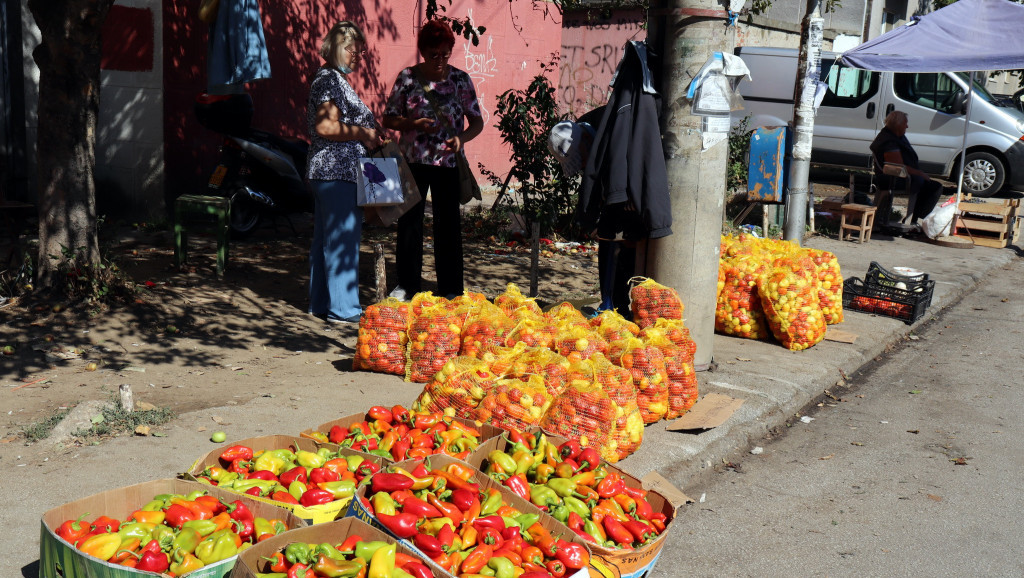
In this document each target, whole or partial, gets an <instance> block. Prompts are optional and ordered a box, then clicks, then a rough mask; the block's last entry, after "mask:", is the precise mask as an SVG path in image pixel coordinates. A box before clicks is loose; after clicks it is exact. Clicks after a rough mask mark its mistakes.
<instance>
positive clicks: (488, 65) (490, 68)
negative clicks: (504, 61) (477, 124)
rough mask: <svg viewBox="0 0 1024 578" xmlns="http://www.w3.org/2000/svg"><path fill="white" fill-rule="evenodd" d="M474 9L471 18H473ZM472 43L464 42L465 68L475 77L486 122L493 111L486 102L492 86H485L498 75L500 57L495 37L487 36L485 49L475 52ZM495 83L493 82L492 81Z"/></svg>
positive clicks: (477, 96)
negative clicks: (496, 55)
mask: <svg viewBox="0 0 1024 578" xmlns="http://www.w3.org/2000/svg"><path fill="white" fill-rule="evenodd" d="M472 16H473V15H472V11H471V12H470V18H472ZM472 48H473V46H472V45H471V44H470V43H468V42H467V43H465V44H463V62H464V65H463V67H462V69H463V70H465V71H466V74H469V77H470V78H472V79H473V88H475V89H476V99H477V101H478V102H479V103H480V115H481V116H482V117H483V119H484V123H485V124H486V123H487V122H489V121H490V120H491V111H490V110H487V106H486V105H485V104H484V103H485V102H487V98H486V97H487V91H488V89H489V88H490V87H486V86H484V85H485V83H486V82H487V81H488V80H491V79H493V78H494V77H496V76H497V75H498V59H497V58H495V56H494V37H493V36H487V45H486V47H484V49H483V51H479V52H474V51H473V50H472ZM492 84H493V83H492Z"/></svg>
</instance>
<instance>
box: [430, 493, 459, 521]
mask: <svg viewBox="0 0 1024 578" xmlns="http://www.w3.org/2000/svg"><path fill="white" fill-rule="evenodd" d="M427 502H429V503H430V505H431V506H433V507H434V508H436V509H437V511H438V512H439V513H440V514H441V515H442V516H444V517H446V518H448V519H449V520H451V521H452V524H455V525H456V526H458V525H459V524H461V523H462V510H460V509H459V508H458V507H457V506H455V504H452V503H449V502H445V501H444V500H442V499H441V498H438V497H437V496H436V495H434V494H427Z"/></svg>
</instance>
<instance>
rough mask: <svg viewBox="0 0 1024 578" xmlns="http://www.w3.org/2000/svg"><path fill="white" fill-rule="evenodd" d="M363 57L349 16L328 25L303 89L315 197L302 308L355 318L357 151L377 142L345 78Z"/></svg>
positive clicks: (359, 218) (361, 38)
mask: <svg viewBox="0 0 1024 578" xmlns="http://www.w3.org/2000/svg"><path fill="white" fill-rule="evenodd" d="M365 55H366V37H365V35H364V34H363V31H362V30H361V29H360V28H359V26H358V25H356V24H355V23H353V22H349V21H343V22H338V23H337V24H335V25H334V26H333V27H332V28H331V30H330V31H329V32H328V33H327V35H326V36H325V37H324V39H323V43H322V44H321V47H320V56H321V57H322V58H323V60H324V64H323V66H321V67H320V69H319V70H317V72H316V75H315V76H314V77H313V82H312V84H311V85H310V88H309V105H308V107H307V110H306V119H307V123H308V126H309V133H310V139H311V143H310V147H309V162H308V168H307V170H306V178H307V179H308V180H309V185H310V188H311V189H312V190H313V193H314V196H315V197H316V212H315V224H314V229H313V245H312V247H311V248H310V251H309V261H310V267H309V312H310V313H312V314H313V315H316V316H319V317H323V318H325V319H327V320H329V321H338V322H349V323H355V322H358V321H359V316H360V314H361V312H362V310H361V308H360V306H359V241H360V237H361V236H362V224H363V211H362V209H361V208H360V207H359V206H358V205H357V204H356V174H357V173H356V171H357V170H358V168H357V166H358V159H359V157H362V156H366V151H367V148H372V147H376V146H378V145H379V144H380V142H381V136H380V135H379V134H378V131H377V126H378V125H377V121H376V120H375V119H374V118H373V113H372V112H371V111H370V109H369V108H368V107H367V106H366V104H364V103H363V101H362V100H361V99H360V98H359V95H357V94H356V91H355V90H354V89H353V88H352V85H351V84H349V81H348V75H349V74H351V73H352V72H353V71H354V70H355V69H356V68H358V67H359V64H360V63H361V62H362V60H363V58H364V57H365Z"/></svg>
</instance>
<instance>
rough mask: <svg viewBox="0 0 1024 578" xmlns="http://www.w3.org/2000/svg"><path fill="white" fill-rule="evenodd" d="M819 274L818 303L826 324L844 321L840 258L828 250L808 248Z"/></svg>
mask: <svg viewBox="0 0 1024 578" xmlns="http://www.w3.org/2000/svg"><path fill="white" fill-rule="evenodd" d="M806 251H807V254H808V256H809V257H810V258H811V260H812V261H814V266H815V268H816V272H817V276H818V304H819V306H820V307H821V315H822V316H823V317H824V318H825V324H826V325H834V324H836V323H842V322H843V274H842V273H841V272H840V270H839V259H837V258H836V256H835V255H834V254H832V253H830V252H828V251H819V250H817V249H806Z"/></svg>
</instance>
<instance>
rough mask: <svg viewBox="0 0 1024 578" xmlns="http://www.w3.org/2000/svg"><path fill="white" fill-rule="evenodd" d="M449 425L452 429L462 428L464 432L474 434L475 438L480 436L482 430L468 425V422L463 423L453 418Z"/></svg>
mask: <svg viewBox="0 0 1024 578" xmlns="http://www.w3.org/2000/svg"><path fill="white" fill-rule="evenodd" d="M448 427H450V428H451V429H457V430H460V431H462V432H463V433H465V434H468V435H471V436H473V437H475V438H479V437H480V431H479V430H477V429H476V428H473V427H469V426H468V425H466V424H464V423H462V422H460V421H455V420H452V421H451V423H450V424H448Z"/></svg>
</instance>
